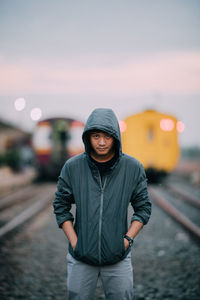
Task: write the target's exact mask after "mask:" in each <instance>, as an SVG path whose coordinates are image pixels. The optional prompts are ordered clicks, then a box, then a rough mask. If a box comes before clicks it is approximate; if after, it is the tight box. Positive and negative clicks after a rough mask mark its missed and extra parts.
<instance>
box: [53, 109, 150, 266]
mask: <svg viewBox="0 0 200 300" xmlns="http://www.w3.org/2000/svg"><path fill="white" fill-rule="evenodd" d="M94 129H97V130H101V131H103V132H108V133H110V134H111V135H112V136H113V137H114V138H115V147H116V151H117V153H118V159H117V160H116V162H115V164H114V165H113V166H112V167H111V168H110V170H109V171H108V172H107V173H106V174H105V176H104V177H103V178H102V179H101V176H100V174H99V171H98V168H97V166H96V165H95V163H94V162H93V161H92V160H91V159H90V155H89V154H90V149H91V148H90V147H91V146H90V143H89V139H88V136H89V134H88V133H89V131H91V130H94ZM82 138H83V142H84V144H85V152H84V153H82V154H80V155H77V156H75V157H73V158H71V159H69V160H68V161H67V162H66V163H65V165H64V166H63V168H62V170H61V174H60V176H59V179H58V188H57V192H56V198H55V200H54V213H55V214H56V218H57V223H58V226H59V227H62V224H63V222H65V221H67V220H71V221H72V222H73V221H74V216H73V215H72V213H71V206H72V204H75V205H76V218H75V224H74V228H75V231H76V233H77V236H78V241H77V245H76V248H75V250H74V251H73V249H72V247H71V245H70V244H69V252H70V254H71V255H72V256H73V257H74V258H75V259H78V260H81V261H83V262H86V263H89V264H93V265H107V264H113V263H116V262H118V261H120V260H122V259H123V258H125V257H126V256H127V254H128V252H129V251H130V249H129V248H128V250H127V251H125V249H124V238H123V236H124V234H125V233H126V232H127V230H128V224H127V211H128V205H129V203H131V205H132V207H133V209H134V212H133V216H132V219H131V221H134V220H138V221H140V222H142V223H143V224H144V225H145V224H146V223H147V222H148V220H149V217H150V214H151V202H150V200H149V197H148V192H147V180H146V175H145V172H144V169H143V167H142V165H141V163H140V162H139V161H137V160H136V159H135V158H133V157H131V156H128V155H126V154H124V153H122V149H121V137H120V130H119V125H118V120H117V118H116V116H115V114H114V112H113V111H112V110H111V109H104V108H99V109H95V110H94V111H93V112H92V114H91V115H90V116H89V118H88V120H87V123H86V126H85V129H84V132H83V136H82Z"/></svg>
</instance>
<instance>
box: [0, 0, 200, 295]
mask: <svg viewBox="0 0 200 300" xmlns="http://www.w3.org/2000/svg"><path fill="white" fill-rule="evenodd" d="M199 28H200V2H199V0H191V1H186V0H168V1H160V0H152V1H148V0H141V1H136V0H127V1H119V0H110V1H106V0H102V1H96V0H85V1H80V0H77V1H67V0H59V1H53V0H43V1H39V0H34V1H32V0H30V1H26V0H18V1H10V0H1V1H0V41H1V42H0V43H1V47H0V196H1V198H0V204H1V203H3V204H1V205H2V213H0V224H1V225H2V226H5V225H6V224H7V223H8V220H11V219H12V218H13V217H11V206H13V205H14V204H11V203H14V202H15V206H16V205H18V206H17V207H18V208H17V209H16V208H15V210H14V212H13V216H14V215H17V214H19V213H20V209H22V207H23V205H24V204H22V203H23V202H22V201H21V199H22V198H23V199H27V197H28V196H27V195H29V197H30V196H33V194H34V196H33V199H35V198H34V197H36V196H35V193H36V191H37V189H38V193H39V192H40V191H41V190H44V186H41V185H42V184H43V185H45V189H47V190H48V191H49V195H51V197H50V196H49V197H50V198H51V199H50V198H48V197H47V198H48V199H46V198H45V199H46V200H44V203H46V204H44V206H43V208H40V209H43V210H44V207H49V206H48V205H49V199H50V200H51V201H52V193H53V191H54V190H55V189H56V187H55V183H54V182H52V180H54V181H55V180H57V177H58V175H59V172H60V169H61V167H62V165H63V163H64V162H65V161H66V159H68V158H69V157H72V156H74V155H76V154H78V153H81V152H82V151H84V149H83V144H82V141H81V134H82V130H83V128H84V124H85V122H86V120H87V118H88V116H89V114H90V113H91V112H92V110H93V109H95V108H97V107H107V108H112V109H113V110H114V112H115V113H116V115H117V117H118V119H119V123H120V128H121V133H122V143H123V150H124V152H126V153H128V154H130V155H133V156H135V157H136V158H138V159H139V160H140V161H141V162H142V163H143V165H144V167H145V170H146V172H147V176H148V179H149V183H151V182H152V183H153V184H155V183H157V185H155V188H157V187H158V188H164V186H165V185H167V184H170V183H175V184H176V187H178V188H179V192H180V190H182V191H183V187H185V188H186V194H187V195H186V196H185V197H187V196H188V198H191V196H192V197H193V200H195V201H196V202H195V201H194V202H195V203H197V206H198V205H199V198H200V134H199V128H200V121H199V111H200V38H199ZM50 180H51V181H50ZM32 185H34V188H33V186H32ZM25 188H26V189H27V190H26V191H24V189H25ZM22 189H23V191H22ZM28 189H29V190H28ZM168 189H169V186H168ZM33 190H34V193H33V194H32V192H33ZM159 192H160V193H161V191H159ZM176 192H177V191H176ZM16 193H18V194H16ZM20 193H21V194H20ZM163 193H164V192H163ZM14 194H15V195H14ZM188 194H189V195H188ZM16 195H18V196H16ZM153 195H154V194H151V196H152V199H153ZM9 197H10V198H9ZM12 197H13V199H15V200H13V199H11V198H12ZM177 197H184V196H183V195H182V196H180V195H179V196H173V198H177ZM41 198H42V196H41ZM194 198H195V199H194ZM9 199H11V200H9ZM16 199H18V200H16ZM19 199H20V200H19ZM184 199H185V198H184ZM168 200H169V199H168ZM9 201H10V202H9ZM20 201H21V202H20ZM31 201H32V202H30V203H29V202H27V201H26V203H29V204H26V205H27V208H28V207H31V205H32V203H34V202H35V200H31ZM40 202H43V200H41V201H40ZM8 203H10V204H8ZM16 203H18V204H16ZM19 203H20V204H19ZM47 203H48V204H47ZM45 205H46V206H45ZM174 205H175V206H176V205H177V203H174ZM180 206H182V205H180ZM0 207H1V206H0ZM3 208H6V209H7V212H5V211H4V212H3ZM23 209H24V207H23ZM38 211H40V210H38ZM46 211H48V216H49V215H51V214H50V213H49V210H48V209H47V208H46ZM185 211H187V212H191V210H190V208H189V209H188V207H186V208H185ZM191 214H192V213H191ZM195 214H196V215H195ZM194 215H195V217H194ZM160 216H161V213H160ZM189 217H191V216H189ZM193 217H194V219H193V220H192V222H194V223H195V226H197V228H195V230H196V231H195V233H194V232H193V233H192V235H194V236H195V238H197V239H199V236H200V234H199V228H198V226H199V225H200V224H198V223H199V220H198V221H196V220H197V219H198V217H197V211H195V212H194V214H193ZM193 217H192V218H193ZM38 218H39V217H38ZM46 219H48V218H46ZM155 219H156V218H155ZM39 220H40V221H38V219H37V221H38V222H39V223H40V222H41V218H40V219H39ZM28 222H30V221H28ZM166 222H168V221H166ZM153 224H154V223H153V221H152V226H153ZM167 224H168V223H167ZM175 224H176V223H175ZM10 226H11V228H12V226H14V225H12V224H11V225H10ZM17 226H18V227H19V225H17ZM41 226H42V225H41ZM54 226H55V224H54ZM177 226H179V225H177ZM181 226H182V225H181ZM172 227H173V226H172ZM6 228H7V227H6ZM9 228H10V227H9ZM13 228H14V229H5V228H4V229H3V227H2V231H1V229H0V236H1V235H2V237H3V239H4V243H13V239H12V234H11V233H10V232H11V231H12V230H16V229H15V227H13ZM20 228H21V227H20ZM39 228H40V229H41V227H39ZM52 228H54V227H52ZM173 228H174V227H173ZM176 228H178V227H176ZM20 230H21V229H20ZM54 230H55V229H54ZM163 230H164V229H163ZM175 230H178V231H177V232H176V233H174V235H173V234H172V235H170V237H169V241H171V240H173V239H174V236H175V237H177V243H178V242H180V240H181V241H182V242H184V243H185V244H184V245H185V246H184V247H185V248H184V247H182V246H180V245H179V246H180V249H183V248H184V249H185V251H186V249H187V251H188V248H187V247H188V245H189V244H187V242H188V243H189V242H190V243H191V239H190V235H187V234H186V233H185V232H182V231H181V230H180V231H179V229H175ZM186 230H188V228H187V229H186ZM1 232H3V233H1ZM7 232H9V233H7ZM14 232H15V231H14ZM22 232H23V230H22ZM161 239H162V234H161ZM166 241H167V237H166ZM151 242H152V241H149V243H151ZM161 244H162V243H161ZM163 244H164V242H163ZM5 245H7V244H4V246H5ZM9 245H10V244H9ZM179 246H177V247H176V251H177V249H179ZM6 247H7V246H5V249H8V248H6ZM24 247H25V246H24ZM157 247H158V248H159V247H160V246H159V245H157ZM161 248H162V247H161ZM156 249H157V248H156ZM6 251H7V250H6ZM156 251H157V250H156ZM159 251H161V252H159ZM159 251H158V252H156V253H159V255H158V256H159V257H162V256H163V255H164V254H163V253H165V252H162V251H165V250H163V249H160V250H159ZM180 251H183V250H180ZM191 251H192V250H191ZM195 251H196V242H194V252H195ZM195 253H196V252H195ZM11 254H12V255H14V254H13V253H11ZM195 255H196V254H195ZM195 255H194V257H196V256H195ZM16 257H17V259H18V256H17V254H16ZM185 258H186V257H185V256H184V259H185ZM9 263H10V262H9ZM195 264H196V262H195ZM191 265H192V263H191ZM3 266H4V265H3V262H2V267H3ZM138 272H140V271H139V270H138ZM189 272H190V271H188V273H189ZM11 273H12V272H11ZM186 273H187V272H186ZM188 273H187V274H188ZM17 274H18V273H17ZM4 275H5V273H4ZM14 275H16V274H15V272H14ZM14 275H13V276H14ZM5 276H6V275H5ZM188 276H189V275H188ZM14 277H15V276H14ZM147 277H148V276H147ZM3 279H4V281H5V282H7V281H6V280H5V277H3ZM196 279H197V275H196V276H195V279H194V281H192V282H191V286H189V285H188V289H187V293H189V294H188V295H189V296H190V297H189V296H188V297H189V298H180V299H197V298H192V297H193V294H192V293H193V292H194V291H193V292H192V288H194V287H195V286H196V285H195V284H194V282H196V281H195V280H196ZM181 280H182V281H181ZM184 280H185V279H184ZM184 280H183V279H180V282H184ZM22 281H23V280H22ZM23 282H24V281H23ZM23 284H24V283H23ZM181 286H182V285H181V284H180V289H181ZM8 290H12V292H13V293H16V295H18V294H17V293H19V291H18V290H17V289H16V288H14V287H13V289H12V288H11V283H10V282H9V283H5V284H4V288H3V289H2V291H3V292H2V295H6V296H7V297H8V295H9V292H8ZM61 290H62V288H61ZM158 290H159V288H158ZM194 290H195V292H194V295H195V297H196V296H197V295H198V293H199V290H198V291H197V288H196V289H195V288H194ZM12 292H10V293H11V294H12ZM165 292H166V291H165ZM165 292H163V293H165ZM52 293H53V291H52ZM141 293H142V291H141V285H140V284H138V286H137V288H136V299H147V298H145V296H144V298H139V297H142V296H141V295H142V294H141ZM152 293H153V294H152V298H148V299H164V298H163V297H164V296H161V295H164V294H162V293H161V292H160V290H159V293H160V294H158V296H156V295H157V294H156V293H157V292H156V291H154V292H152ZM182 293H183V292H182ZM184 293H185V294H182V296H183V295H186V294H187V293H186V291H185V292H184ZM11 294H10V295H11ZM172 294H173V293H172ZM178 294H179V295H180V291H179V293H178V292H177V295H178ZM38 295H39V294H38ZM52 295H53V294H52ZM21 296H22V295H21ZM26 296H27V295H26ZM29 296H30V295H29ZM39 296H41V295H39ZM39 296H38V297H39ZM54 296H55V295H54ZM16 297H17V296H16ZM52 297H53V296H52ZM137 297H138V298H137ZM159 297H160V298H159ZM177 297H178V296H177ZM177 297H176V298H174V299H179V298H177ZM184 297H186V296H184ZM2 299H3V298H2ZM6 299H8V298H6ZM30 299H31V298H30ZM34 299H35V298H34ZM38 299H39V298H38ZM52 299H55V297H54V298H52ZM58 299H62V297H61V296H60V298H59V297H58ZM101 299H102V298H101ZM166 299H168V298H166Z"/></svg>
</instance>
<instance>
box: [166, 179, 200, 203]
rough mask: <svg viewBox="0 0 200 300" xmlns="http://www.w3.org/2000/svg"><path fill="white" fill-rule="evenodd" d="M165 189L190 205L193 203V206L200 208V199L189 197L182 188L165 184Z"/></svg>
mask: <svg viewBox="0 0 200 300" xmlns="http://www.w3.org/2000/svg"><path fill="white" fill-rule="evenodd" d="M165 187H166V188H167V189H169V190H170V191H172V192H173V193H175V194H176V195H177V196H179V197H181V198H182V199H183V200H185V201H187V202H188V203H191V204H192V205H193V206H195V207H197V208H200V199H198V198H197V197H194V196H191V195H188V194H187V193H186V192H184V191H182V190H181V189H180V188H177V187H176V186H174V185H172V184H168V183H167V184H165Z"/></svg>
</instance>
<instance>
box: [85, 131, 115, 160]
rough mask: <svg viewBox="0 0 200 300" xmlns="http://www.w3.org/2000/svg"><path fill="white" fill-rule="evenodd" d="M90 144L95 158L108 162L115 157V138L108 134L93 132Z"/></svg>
mask: <svg viewBox="0 0 200 300" xmlns="http://www.w3.org/2000/svg"><path fill="white" fill-rule="evenodd" d="M90 143H91V146H92V149H93V154H94V156H95V157H94V158H99V159H105V161H106V160H108V159H110V158H112V157H113V153H114V149H113V148H114V147H113V145H114V138H113V137H112V136H111V135H110V134H109V133H106V132H102V131H93V132H91V134H90Z"/></svg>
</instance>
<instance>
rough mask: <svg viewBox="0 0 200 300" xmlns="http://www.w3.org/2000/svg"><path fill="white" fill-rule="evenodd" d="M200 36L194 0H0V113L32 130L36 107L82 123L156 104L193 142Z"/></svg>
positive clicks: (199, 101)
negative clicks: (20, 104) (98, 112)
mask: <svg viewBox="0 0 200 300" xmlns="http://www.w3.org/2000/svg"><path fill="white" fill-rule="evenodd" d="M199 33H200V1H199V0H190V1H189V0H187V1H186V0H167V1H166V0H138V1H136V0H125V1H122V0H120V1H119V0H101V1H98V0H84V1H82V0H71V1H68V0H57V1H55V0H54V1H53V0H43V1H41V0H28V1H27V0H0V44H1V46H0V119H3V120H6V121H9V122H12V123H13V124H16V125H17V126H20V127H21V128H23V129H25V130H29V131H31V130H33V129H34V127H35V122H34V121H32V120H31V118H30V111H31V109H32V108H34V107H40V108H41V110H42V118H46V117H54V116H56V117H59V116H62V117H72V118H76V119H79V120H81V121H83V122H85V121H86V119H87V117H88V115H89V114H90V113H91V111H92V110H93V109H94V108H96V107H109V108H112V109H113V110H114V111H115V113H116V114H117V117H118V118H119V119H121V120H123V119H125V118H126V117H127V116H129V115H131V114H135V113H139V112H141V111H143V110H145V109H149V108H151V109H152V108H153V109H156V110H158V111H161V112H163V113H167V114H173V115H175V116H176V118H177V119H178V120H181V121H183V122H184V124H185V131H184V132H183V133H182V134H180V136H179V139H180V144H181V146H193V145H197V146H200V134H199V132H198V131H199V128H200V126H199V125H200V124H199V123H200V122H199V111H200V34H199ZM21 97H23V98H24V99H25V100H26V103H27V105H26V107H25V109H24V110H23V111H20V112H18V111H16V110H15V108H14V101H15V99H17V98H21Z"/></svg>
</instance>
